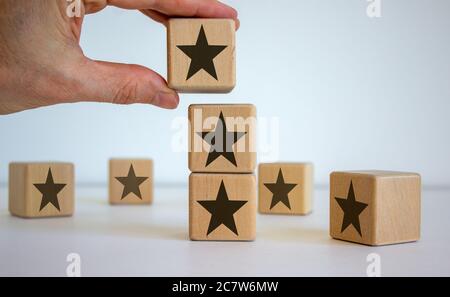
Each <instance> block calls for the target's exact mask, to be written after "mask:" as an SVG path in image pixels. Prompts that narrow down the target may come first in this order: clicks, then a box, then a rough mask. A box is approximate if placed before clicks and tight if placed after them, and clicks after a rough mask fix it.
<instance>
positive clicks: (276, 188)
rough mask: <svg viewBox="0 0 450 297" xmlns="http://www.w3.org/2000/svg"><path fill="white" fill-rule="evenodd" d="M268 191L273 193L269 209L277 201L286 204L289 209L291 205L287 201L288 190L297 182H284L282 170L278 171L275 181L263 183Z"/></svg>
mask: <svg viewBox="0 0 450 297" xmlns="http://www.w3.org/2000/svg"><path fill="white" fill-rule="evenodd" d="M264 185H265V186H266V188H267V189H269V191H271V192H272V193H273V196H272V203H271V204H270V209H272V208H273V207H275V205H277V204H278V203H279V202H281V203H283V204H284V205H286V206H287V208H289V209H291V205H290V203H289V196H288V194H289V192H290V191H292V189H294V188H295V186H297V184H288V183H285V182H284V177H283V171H281V168H280V171H278V177H277V182H276V183H272V184H270V183H267V184H264Z"/></svg>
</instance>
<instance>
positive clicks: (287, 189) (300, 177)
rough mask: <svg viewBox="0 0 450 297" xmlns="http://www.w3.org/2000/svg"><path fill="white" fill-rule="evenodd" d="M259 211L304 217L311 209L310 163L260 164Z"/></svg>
mask: <svg viewBox="0 0 450 297" xmlns="http://www.w3.org/2000/svg"><path fill="white" fill-rule="evenodd" d="M258 184H259V187H258V189H259V191H258V197H259V199H258V200H259V212H260V213H266V214H293V215H305V214H309V213H310V212H311V211H312V206H313V187H314V185H313V165H312V164H311V163H270V164H269V163H265V164H264V163H262V164H259V169H258Z"/></svg>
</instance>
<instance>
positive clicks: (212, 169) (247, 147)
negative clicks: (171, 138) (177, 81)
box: [189, 104, 256, 173]
mask: <svg viewBox="0 0 450 297" xmlns="http://www.w3.org/2000/svg"><path fill="white" fill-rule="evenodd" d="M189 123H190V126H189V129H190V131H189V169H190V170H191V171H192V172H196V173H199V172H200V173H252V172H253V171H254V170H255V167H256V147H255V133H256V131H255V130H256V108H255V106H254V105H251V104H221V105H214V104H204V105H197V104H194V105H191V106H189Z"/></svg>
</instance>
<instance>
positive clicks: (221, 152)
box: [198, 112, 247, 167]
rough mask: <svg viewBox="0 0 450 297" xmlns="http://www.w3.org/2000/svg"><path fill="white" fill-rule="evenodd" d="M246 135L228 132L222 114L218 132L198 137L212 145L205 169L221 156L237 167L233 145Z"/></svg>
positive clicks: (217, 126) (218, 122)
mask: <svg viewBox="0 0 450 297" xmlns="http://www.w3.org/2000/svg"><path fill="white" fill-rule="evenodd" d="M245 134H247V132H228V130H227V126H226V123H225V119H224V117H223V113H222V112H220V115H219V120H218V121H217V124H216V130H215V131H214V132H212V131H210V132H199V133H198V135H200V136H201V137H202V138H203V139H204V140H205V141H206V142H207V143H208V144H209V145H211V149H210V151H209V154H208V159H207V160H206V165H205V167H207V166H208V165H209V164H211V163H212V162H213V161H214V160H216V159H217V158H219V157H220V156H223V157H224V158H225V159H227V160H228V161H229V162H231V163H232V164H233V165H234V166H236V167H237V163H236V158H235V156H234V152H233V145H234V144H235V143H236V142H237V141H238V140H239V139H240V138H241V137H242V136H244V135H245Z"/></svg>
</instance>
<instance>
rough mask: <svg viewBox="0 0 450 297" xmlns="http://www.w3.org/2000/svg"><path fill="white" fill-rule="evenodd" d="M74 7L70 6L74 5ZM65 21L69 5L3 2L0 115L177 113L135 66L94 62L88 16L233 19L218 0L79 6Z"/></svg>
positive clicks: (170, 97) (116, 0)
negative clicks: (72, 110)
mask: <svg viewBox="0 0 450 297" xmlns="http://www.w3.org/2000/svg"><path fill="white" fill-rule="evenodd" d="M72 2H73V1H72ZM80 3H81V16H80V17H79V18H77V17H69V16H68V15H67V13H66V10H67V6H68V5H69V4H70V2H67V1H66V0H33V1H30V0H1V1H0V114H8V113H14V112H18V111H22V110H26V109H31V108H36V107H41V106H47V105H53V104H58V103H70V102H79V101H98V102H110V103H118V104H131V103H148V104H153V105H156V106H159V107H162V108H170V109H171V108H175V107H177V106H178V103H179V97H178V94H177V93H176V92H175V91H174V90H172V89H170V88H169V87H168V86H167V82H166V81H165V79H164V78H163V77H161V76H160V75H159V74H157V73H156V72H154V71H152V70H150V69H148V68H145V67H143V66H139V65H128V64H118V63H110V62H102V61H94V60H91V59H89V58H87V57H85V56H84V54H83V51H82V49H81V48H80V45H79V40H80V35H81V30H82V23H83V18H84V16H85V14H90V13H95V12H98V11H100V10H102V9H104V8H105V7H106V6H108V5H112V6H116V7H119V8H124V9H136V10H140V11H141V12H142V13H144V14H145V15H147V16H148V17H150V18H151V19H153V20H155V21H157V22H160V23H162V24H166V23H167V20H168V19H169V17H176V16H179V17H204V18H230V19H234V20H236V28H237V27H238V26H239V21H238V19H237V12H236V11H235V10H234V9H233V8H231V7H229V6H226V5H225V4H222V3H220V2H218V1H216V0H82V1H81V2H80Z"/></svg>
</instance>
